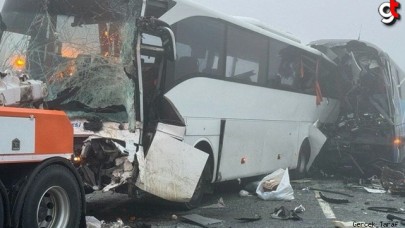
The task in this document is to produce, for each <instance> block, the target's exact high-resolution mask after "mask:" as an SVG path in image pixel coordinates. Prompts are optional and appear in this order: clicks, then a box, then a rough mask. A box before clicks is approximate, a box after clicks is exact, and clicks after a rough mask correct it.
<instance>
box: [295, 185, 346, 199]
mask: <svg viewBox="0 0 405 228" xmlns="http://www.w3.org/2000/svg"><path fill="white" fill-rule="evenodd" d="M307 189H308V190H312V191H319V192H327V193H333V194H338V195H342V196H347V197H354V196H353V195H350V194H347V193H343V192H338V191H332V190H327V189H319V188H312V187H308V188H307ZM303 190H304V189H303Z"/></svg>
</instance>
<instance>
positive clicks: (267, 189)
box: [256, 169, 294, 200]
mask: <svg viewBox="0 0 405 228" xmlns="http://www.w3.org/2000/svg"><path fill="white" fill-rule="evenodd" d="M256 194H257V196H258V197H259V198H260V199H263V200H293V199H294V190H293V188H292V187H291V184H290V176H289V174H288V169H285V170H284V169H278V170H276V171H275V172H273V173H271V174H270V175H268V176H266V177H264V178H263V180H262V181H260V183H259V185H258V186H257V189H256Z"/></svg>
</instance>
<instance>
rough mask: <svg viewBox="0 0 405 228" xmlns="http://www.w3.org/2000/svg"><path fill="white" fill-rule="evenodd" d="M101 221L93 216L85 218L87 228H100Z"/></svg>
mask: <svg viewBox="0 0 405 228" xmlns="http://www.w3.org/2000/svg"><path fill="white" fill-rule="evenodd" d="M103 223H104V222H103V221H100V220H98V219H97V218H96V217H94V216H86V227H87V228H101V225H102V224H103Z"/></svg>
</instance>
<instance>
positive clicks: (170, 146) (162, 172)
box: [136, 132, 208, 202]
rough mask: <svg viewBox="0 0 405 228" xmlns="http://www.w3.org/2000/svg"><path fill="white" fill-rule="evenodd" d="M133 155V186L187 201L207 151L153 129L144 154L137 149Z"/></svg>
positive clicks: (201, 168)
mask: <svg viewBox="0 0 405 228" xmlns="http://www.w3.org/2000/svg"><path fill="white" fill-rule="evenodd" d="M137 159H138V163H139V177H138V179H137V182H136V186H137V187H139V188H140V189H142V190H144V191H146V192H149V193H151V194H154V195H156V196H158V197H160V198H163V199H166V200H169V201H174V202H188V201H190V199H191V197H192V196H193V193H194V191H195V188H196V186H197V183H198V181H199V179H200V176H201V173H202V171H203V169H204V166H205V163H206V162H207V159H208V154H206V153H204V152H203V151H200V150H198V149H195V148H194V147H192V146H190V145H188V144H185V143H183V142H181V141H179V140H177V139H175V138H172V137H171V136H169V135H167V134H165V133H162V132H156V135H155V137H154V139H153V141H152V144H151V146H150V148H149V150H148V154H147V156H146V157H144V154H143V152H142V151H140V152H138V153H137Z"/></svg>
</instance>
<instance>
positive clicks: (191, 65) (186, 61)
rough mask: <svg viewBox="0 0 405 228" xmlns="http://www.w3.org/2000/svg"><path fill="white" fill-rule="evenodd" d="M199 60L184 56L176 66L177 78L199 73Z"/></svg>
mask: <svg viewBox="0 0 405 228" xmlns="http://www.w3.org/2000/svg"><path fill="white" fill-rule="evenodd" d="M198 72H199V68H198V59H197V58H195V57H191V56H183V57H181V58H180V59H179V61H178V62H177V66H176V76H177V78H180V77H183V76H186V75H189V74H192V73H198Z"/></svg>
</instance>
